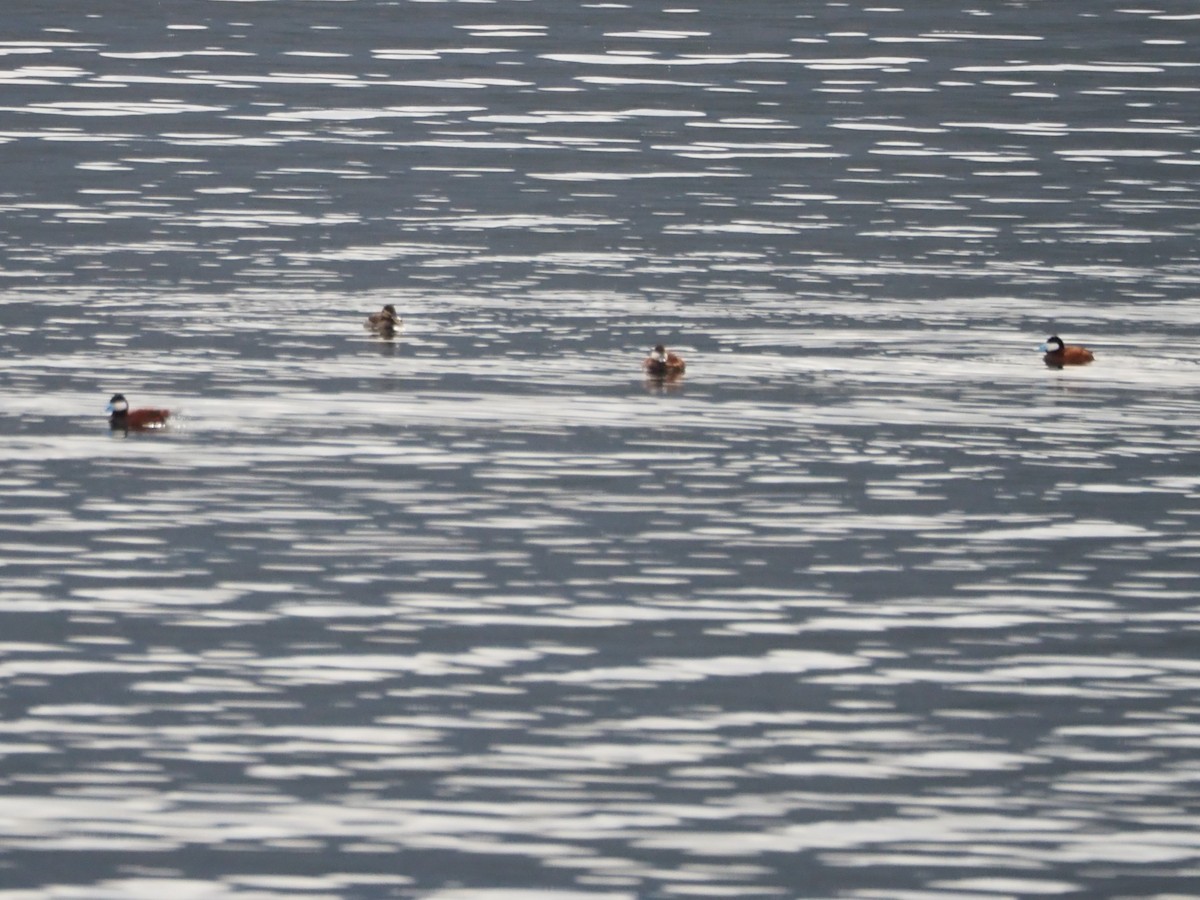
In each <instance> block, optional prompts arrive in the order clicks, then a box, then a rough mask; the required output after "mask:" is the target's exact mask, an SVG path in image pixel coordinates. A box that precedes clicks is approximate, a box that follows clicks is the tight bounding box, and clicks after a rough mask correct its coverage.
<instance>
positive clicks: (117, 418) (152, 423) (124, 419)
mask: <svg viewBox="0 0 1200 900" xmlns="http://www.w3.org/2000/svg"><path fill="white" fill-rule="evenodd" d="M105 409H106V410H107V412H108V424H109V426H111V427H112V428H123V429H126V430H128V429H131V428H132V429H135V430H138V431H141V430H144V429H147V428H162V427H164V426H165V425H166V424H167V419H168V418H170V416H171V411H170V410H169V409H149V408H143V409H130V408H129V401H128V400H126V399H125V395H124V394H113V395H112V399H111V400H109V401H108V406H107V407H106V408H105Z"/></svg>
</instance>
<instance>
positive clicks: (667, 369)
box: [642, 344, 687, 378]
mask: <svg viewBox="0 0 1200 900" xmlns="http://www.w3.org/2000/svg"><path fill="white" fill-rule="evenodd" d="M642 368H643V369H645V370H646V374H648V375H653V376H655V377H656V378H665V377H669V376H673V375H682V374H683V372H684V370H685V369H686V368H687V363H685V362H684V361H683V357H682V356H679V355H678V354H676V353H668V352H667V348H666V347H664V346H663V345H662V344H658V345H656V346H655V348H654V349H653V350H652V351H651V352H650V355H649V356H647V357H646V358H645V359H644V360H642Z"/></svg>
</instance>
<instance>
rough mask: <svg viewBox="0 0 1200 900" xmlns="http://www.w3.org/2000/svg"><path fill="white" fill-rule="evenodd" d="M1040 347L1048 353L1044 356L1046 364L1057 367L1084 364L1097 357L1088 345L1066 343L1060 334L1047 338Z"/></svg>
mask: <svg viewBox="0 0 1200 900" xmlns="http://www.w3.org/2000/svg"><path fill="white" fill-rule="evenodd" d="M1038 349H1039V350H1041V351H1042V352H1043V353H1045V354H1046V355H1045V356H1043V357H1042V360H1043V361H1044V362H1045V363H1046V365H1048V366H1052V367H1053V368H1055V369H1061V368H1062V367H1063V366H1084V365H1087V364H1088V363H1090V362H1091V361H1092V360H1093V359H1095V358H1096V357H1095V356H1093V355H1092V351H1091V350H1089V349H1088V348H1087V347H1080V346H1077V345H1074V344H1064V343H1063V341H1062V338H1060V337H1059V336H1058V335H1051V336H1050V337H1048V338H1046V343H1044V344H1042V346H1040V347H1039V348H1038Z"/></svg>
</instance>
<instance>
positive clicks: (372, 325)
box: [365, 303, 400, 334]
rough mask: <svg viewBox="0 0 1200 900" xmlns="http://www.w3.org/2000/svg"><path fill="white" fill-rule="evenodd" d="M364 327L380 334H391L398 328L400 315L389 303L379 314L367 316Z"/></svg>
mask: <svg viewBox="0 0 1200 900" xmlns="http://www.w3.org/2000/svg"><path fill="white" fill-rule="evenodd" d="M365 327H366V328H369V329H370V330H371V331H377V332H379V333H380V334H392V333H394V332H395V330H396V329H397V328H399V327H400V315H399V314H398V313H397V312H396V307H394V306H392V304H390V303H389V304H388V305H387V306H385V307H384V308H383V309H381V310H380V311H379V312H376V313H371V314H370V315H369V316H367V321H366V324H365Z"/></svg>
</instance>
